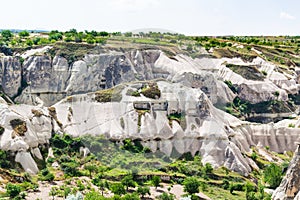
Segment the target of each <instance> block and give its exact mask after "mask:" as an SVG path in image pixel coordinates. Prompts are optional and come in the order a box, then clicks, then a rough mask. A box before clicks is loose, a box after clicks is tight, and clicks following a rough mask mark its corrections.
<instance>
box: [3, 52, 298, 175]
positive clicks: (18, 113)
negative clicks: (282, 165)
mask: <svg viewBox="0 0 300 200" xmlns="http://www.w3.org/2000/svg"><path fill="white" fill-rule="evenodd" d="M49 48H50V47H49ZM35 52H39V53H38V55H37V54H35V53H34V52H27V53H25V54H23V55H22V57H23V58H24V59H25V60H24V62H23V63H22V64H21V63H20V60H19V58H18V57H14V56H4V57H1V58H0V72H1V73H0V80H1V81H2V82H1V86H2V90H3V92H4V93H6V94H7V95H8V96H10V97H13V98H15V99H14V100H15V101H16V102H20V103H25V104H31V105H33V106H28V105H13V106H8V105H7V104H5V102H4V101H3V99H0V102H2V103H1V104H0V113H1V115H0V126H1V127H2V129H1V130H2V131H1V132H2V134H1V135H0V148H1V149H4V150H9V151H12V152H15V153H16V161H17V162H20V163H21V165H22V166H23V168H24V169H25V170H26V171H28V172H30V173H36V172H37V170H38V169H37V166H36V164H35V162H34V160H33V159H32V156H35V157H37V158H38V159H43V158H42V156H41V154H40V151H39V149H38V146H39V145H41V144H47V143H48V141H49V139H50V137H51V133H58V134H59V133H61V132H66V133H69V134H71V135H73V136H75V137H77V136H81V135H84V134H93V135H106V136H107V137H109V138H112V139H116V140H122V139H125V138H132V139H141V140H142V143H143V145H145V146H148V147H149V148H150V149H151V150H152V151H158V150H159V151H162V152H164V153H165V154H167V155H171V154H173V153H179V154H182V153H185V152H191V153H192V154H195V153H197V152H200V153H201V155H202V157H203V162H209V163H211V164H212V165H213V166H215V167H218V166H222V165H224V166H226V167H227V168H229V169H232V170H234V171H237V172H239V173H241V174H244V175H247V174H249V172H250V171H251V170H252V168H253V161H251V159H250V158H247V157H245V156H244V154H243V153H244V152H250V151H251V149H250V147H251V146H256V145H258V144H259V145H263V146H270V149H271V150H274V151H277V152H284V151H286V150H294V149H295V147H296V144H295V142H296V141H298V140H299V135H300V134H299V129H298V126H299V125H300V122H299V120H298V119H294V120H283V121H280V122H278V123H275V124H274V123H270V124H254V123H249V122H245V121H240V120H239V119H237V118H235V117H233V116H231V115H230V114H227V113H225V112H223V111H221V110H219V109H217V108H215V107H214V105H218V106H219V107H223V106H224V105H225V104H226V103H228V102H232V100H233V99H234V98H235V97H236V96H239V97H240V98H241V99H243V100H246V101H249V102H251V103H258V102H262V101H270V100H282V101H286V100H288V94H295V93H297V91H298V90H299V84H298V81H299V77H298V75H297V74H296V73H295V74H293V75H289V76H288V77H287V75H286V74H282V73H279V72H277V71H276V66H274V65H272V64H270V63H268V62H266V61H264V60H262V59H260V58H257V59H254V60H253V61H252V62H251V63H248V62H244V61H242V60H241V59H238V58H234V59H229V58H222V59H216V58H207V57H203V58H199V59H198V58H197V59H192V58H190V57H189V56H186V55H181V54H178V55H176V56H173V57H168V56H167V55H166V54H165V53H163V52H162V51H161V50H157V49H135V50H128V51H109V50H106V51H103V52H102V53H98V54H96V53H93V54H87V55H85V56H84V57H83V59H81V60H77V61H75V62H71V64H70V61H69V60H67V59H66V58H64V57H61V56H54V57H53V58H52V57H51V56H49V55H48V54H47V53H45V52H46V49H43V50H42V51H38V50H36V51H35ZM227 64H232V65H239V66H243V65H244V66H249V65H251V66H252V65H255V67H256V68H257V70H258V72H257V73H259V71H262V70H264V71H266V72H267V74H268V75H267V76H266V77H262V78H263V79H260V80H249V79H247V77H243V76H242V75H240V74H238V73H235V72H234V71H233V70H232V69H230V68H229V67H227V66H228V65H227ZM154 79H156V81H153V82H156V83H157V87H158V89H159V91H160V93H159V95H158V93H157V91H155V94H152V93H151V92H154V91H151V90H150V93H147V92H145V89H147V88H146V87H147V84H148V87H149V82H147V81H145V80H154ZM158 80H159V81H158ZM228 80H230V81H231V82H232V84H233V85H234V86H235V87H237V93H233V92H232V91H231V89H229V87H228V86H227V85H226V84H224V81H228ZM134 81H135V82H134ZM120 84H121V86H119V87H118V89H117V88H116V89H111V90H105V91H103V89H108V88H112V87H114V86H117V85H120ZM152 84H153V83H152ZM148 89H149V88H148ZM150 89H151V87H150ZM148 92H149V91H148ZM137 93H138V95H137ZM143 94H144V95H143ZM147 95H148V97H151V96H152V98H148V97H147ZM153 98H154V99H153ZM44 106H51V107H50V108H48V109H47V108H46V107H44ZM139 110H143V111H144V112H139ZM30 113H31V114H30ZM172 114H177V115H179V118H178V119H176V120H170V115H172ZM290 114H292V112H291V113H290ZM289 124H294V126H295V128H292V127H289Z"/></svg>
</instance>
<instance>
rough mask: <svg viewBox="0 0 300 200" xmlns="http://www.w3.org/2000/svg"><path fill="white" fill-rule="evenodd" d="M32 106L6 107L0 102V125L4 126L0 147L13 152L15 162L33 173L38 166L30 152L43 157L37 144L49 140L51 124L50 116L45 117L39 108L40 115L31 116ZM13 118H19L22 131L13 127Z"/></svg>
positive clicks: (40, 157)
mask: <svg viewBox="0 0 300 200" xmlns="http://www.w3.org/2000/svg"><path fill="white" fill-rule="evenodd" d="M33 108H34V107H33V106H25V105H20V106H18V105H16V106H11V107H8V106H7V105H5V104H0V126H2V127H4V128H5V130H4V133H3V134H2V135H1V136H0V148H1V149H3V150H6V151H8V150H9V151H12V152H15V153H16V157H15V160H16V162H19V163H20V164H21V166H22V167H23V168H24V170H25V171H26V172H28V173H32V174H35V173H37V172H38V168H37V165H36V163H35V161H34V159H33V158H32V156H31V154H30V152H31V153H32V155H33V156H35V157H36V158H38V159H41V160H42V159H43V157H42V155H41V152H40V150H39V149H38V145H39V144H45V143H48V142H49V139H50V138H51V132H52V125H51V121H50V118H49V117H46V116H45V115H44V114H43V111H42V110H39V112H40V113H41V115H40V116H39V115H34V116H32V114H30V113H31V109H33ZM14 120H19V122H20V123H21V125H20V126H23V129H22V130H24V133H18V132H17V129H16V130H15V129H14V127H13V126H12V121H14ZM29 151H30V152H29Z"/></svg>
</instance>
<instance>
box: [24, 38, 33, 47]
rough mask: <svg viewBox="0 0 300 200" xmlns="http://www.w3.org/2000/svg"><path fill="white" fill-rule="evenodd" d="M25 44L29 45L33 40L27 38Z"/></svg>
mask: <svg viewBox="0 0 300 200" xmlns="http://www.w3.org/2000/svg"><path fill="white" fill-rule="evenodd" d="M26 44H27V46H30V47H31V46H32V45H33V41H32V40H31V39H27V40H26Z"/></svg>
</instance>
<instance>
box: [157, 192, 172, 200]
mask: <svg viewBox="0 0 300 200" xmlns="http://www.w3.org/2000/svg"><path fill="white" fill-rule="evenodd" d="M158 199H159V200H174V195H172V194H167V193H166V192H164V193H162V194H161V195H159V196H158Z"/></svg>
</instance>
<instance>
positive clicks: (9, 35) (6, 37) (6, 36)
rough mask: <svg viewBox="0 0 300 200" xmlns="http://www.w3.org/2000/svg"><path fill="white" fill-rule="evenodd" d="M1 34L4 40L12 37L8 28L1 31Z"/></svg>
mask: <svg viewBox="0 0 300 200" xmlns="http://www.w3.org/2000/svg"><path fill="white" fill-rule="evenodd" d="M1 35H2V37H3V39H4V40H5V41H8V40H10V38H12V37H13V34H12V32H11V31H10V30H3V31H1Z"/></svg>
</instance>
